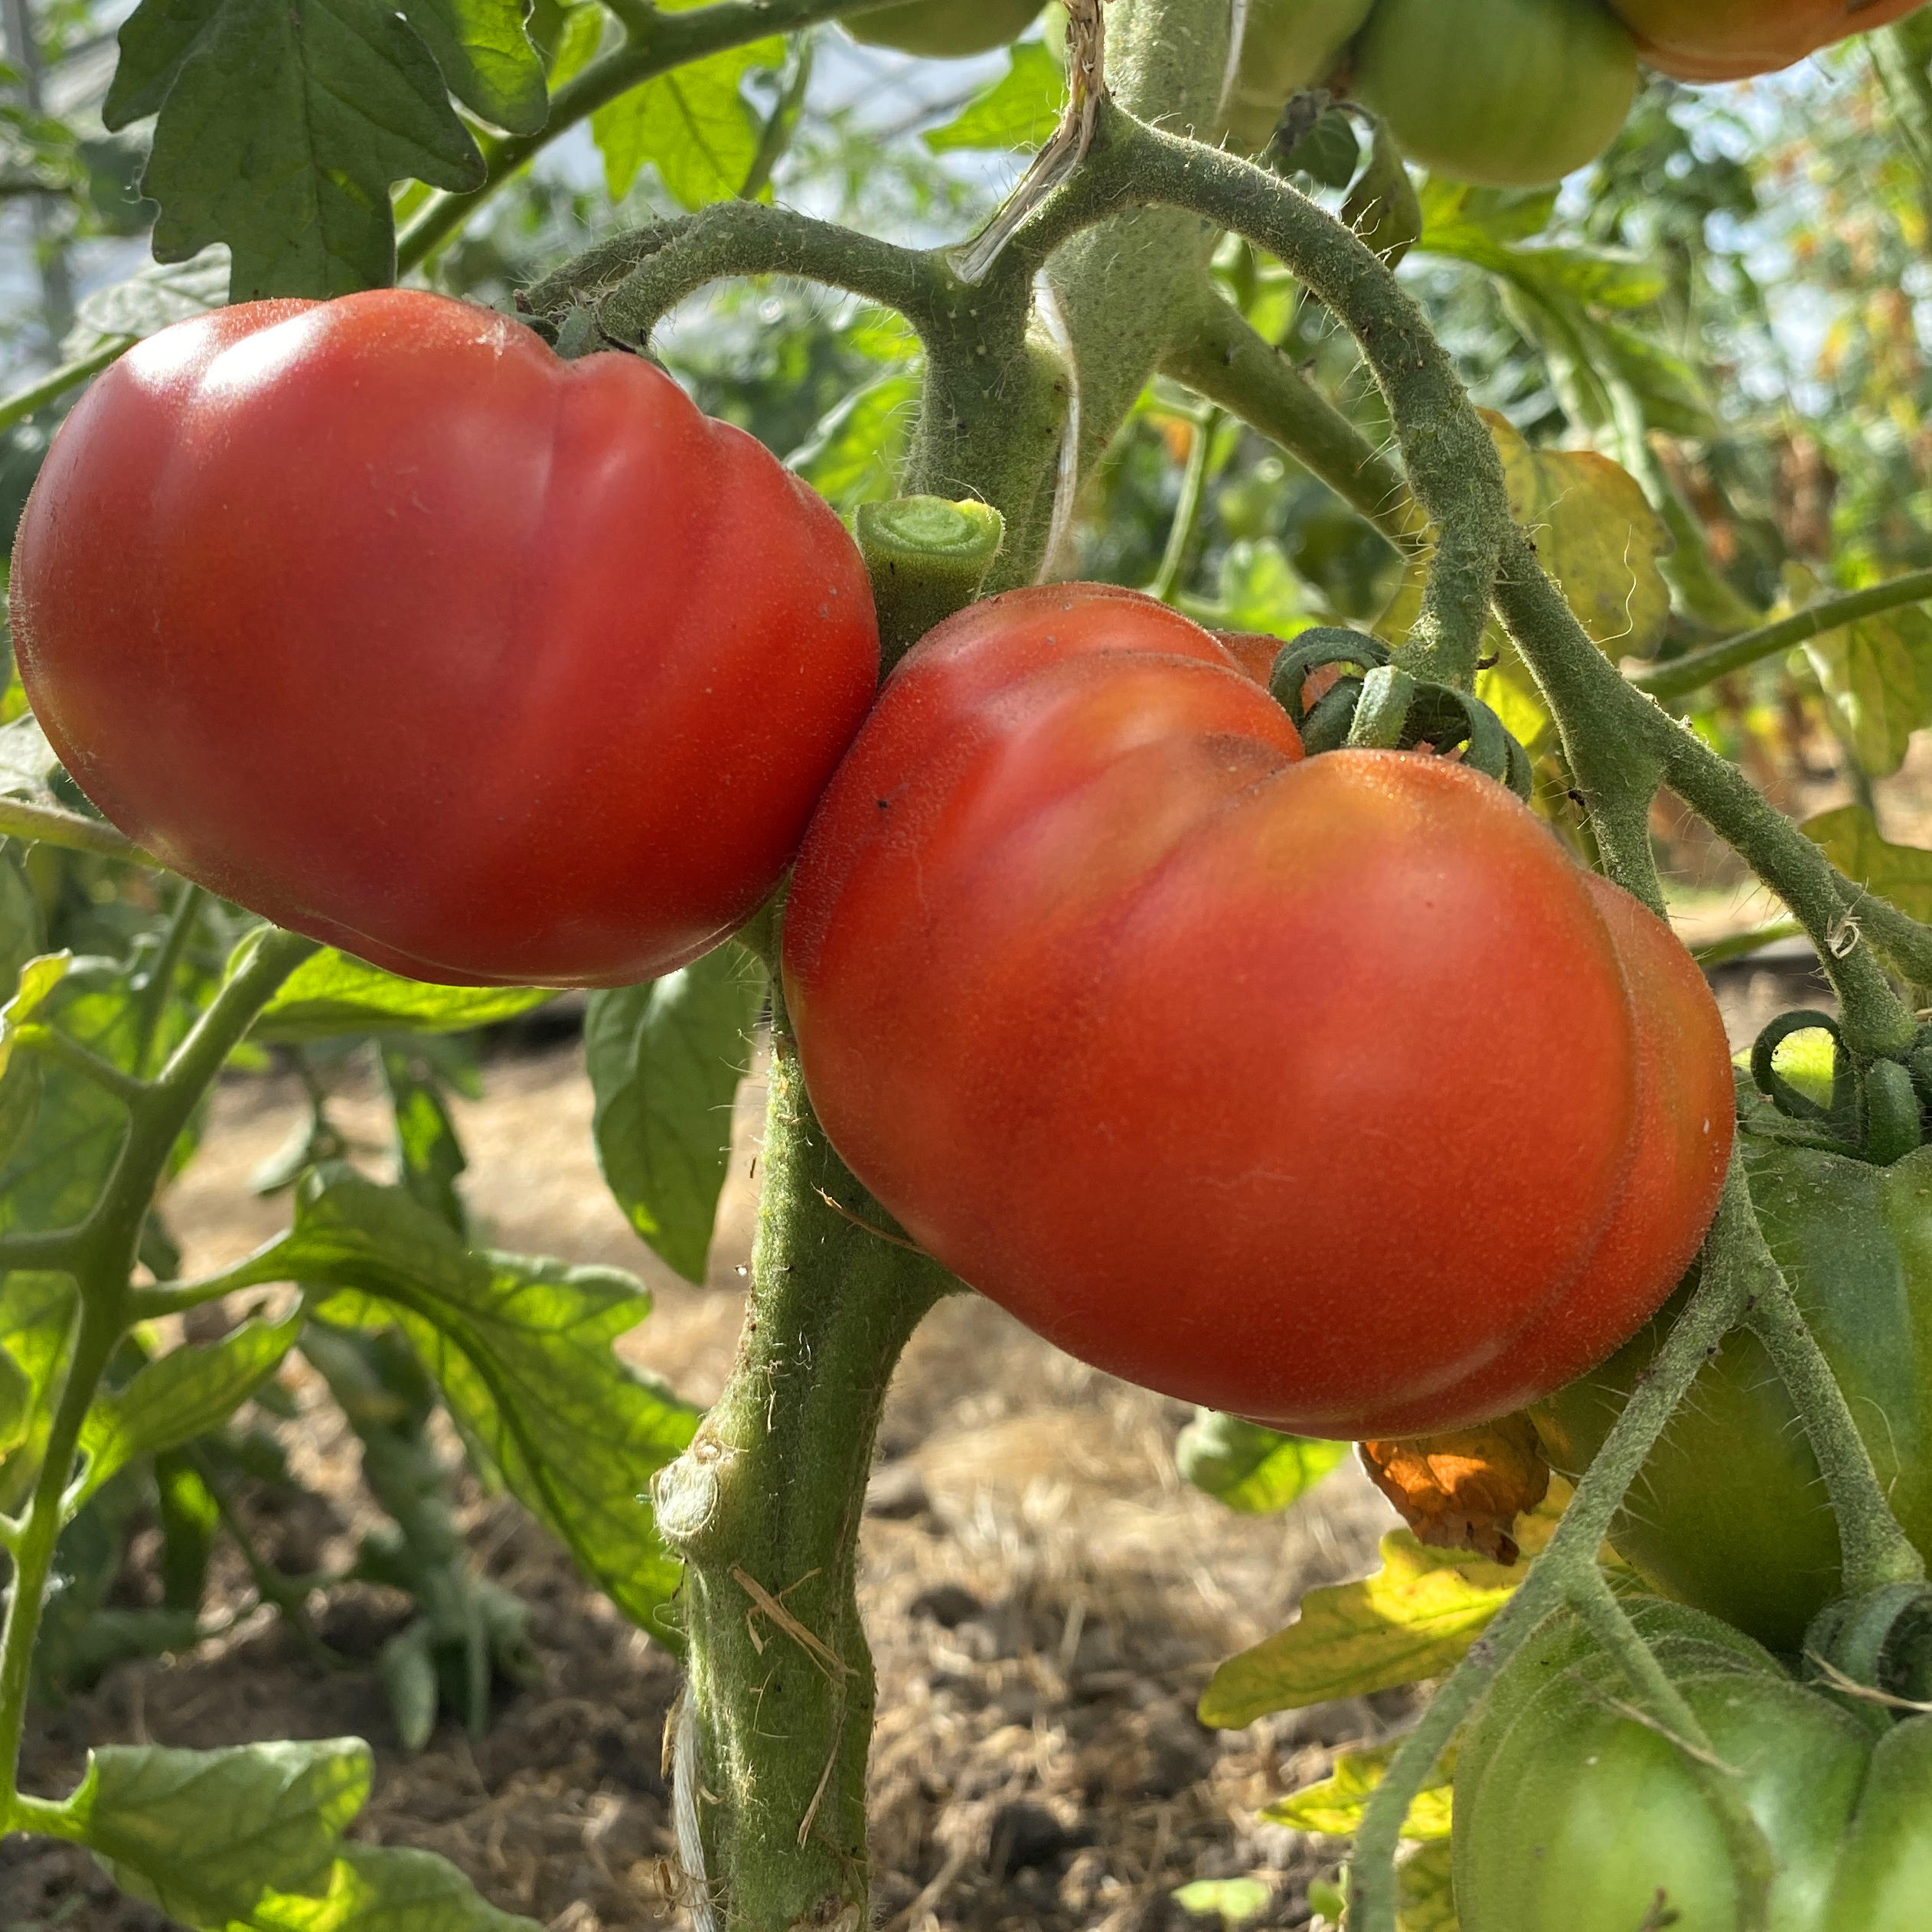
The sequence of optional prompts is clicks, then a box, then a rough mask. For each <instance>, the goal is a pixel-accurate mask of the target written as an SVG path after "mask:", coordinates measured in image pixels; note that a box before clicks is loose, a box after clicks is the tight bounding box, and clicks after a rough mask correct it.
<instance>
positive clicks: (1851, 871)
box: [1800, 805, 1932, 920]
mask: <svg viewBox="0 0 1932 1932" xmlns="http://www.w3.org/2000/svg"><path fill="white" fill-rule="evenodd" d="M1800 830H1801V831H1803V833H1804V835H1805V837H1806V838H1808V839H1810V840H1812V841H1813V844H1817V845H1819V846H1822V847H1823V848H1824V852H1825V856H1826V858H1828V859H1829V860H1831V862H1832V864H1833V865H1835V866H1837V868H1838V869H1839V871H1840V872H1842V873H1844V875H1845V876H1846V878H1847V879H1849V880H1851V881H1852V883H1853V884H1855V885H1859V886H1866V887H1868V889H1870V890H1871V891H1872V892H1875V893H1877V894H1878V896H1879V897H1880V898H1881V899H1888V900H1889V901H1890V902H1891V903H1892V904H1893V905H1894V906H1897V907H1898V909H1899V911H1900V912H1909V913H1910V914H1911V916H1912V917H1913V918H1914V919H1926V920H1932V852H1927V851H1925V850H1923V849H1921V847H1918V846H1916V845H1894V844H1892V843H1891V841H1890V840H1888V839H1887V838H1885V837H1884V836H1883V835H1882V834H1881V833H1880V831H1879V830H1878V824H1877V823H1876V821H1875V820H1874V819H1873V818H1872V814H1871V813H1869V812H1868V811H1866V810H1865V808H1864V807H1863V806H1862V805H1842V806H1841V807H1839V809H1838V810H1837V811H1827V812H1820V813H1819V815H1818V816H1817V817H1816V818H1808V819H1806V821H1805V822H1804V824H1803V826H1802V827H1800Z"/></svg>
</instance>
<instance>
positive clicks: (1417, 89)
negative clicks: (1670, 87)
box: [1355, 0, 1637, 188]
mask: <svg viewBox="0 0 1932 1932" xmlns="http://www.w3.org/2000/svg"><path fill="white" fill-rule="evenodd" d="M1355 85H1356V92H1357V93H1359V94H1360V96H1361V97H1362V99H1363V100H1364V101H1366V103H1368V105H1369V106H1371V107H1372V108H1373V109H1375V110H1376V113H1378V114H1379V115H1381V116H1382V118H1383V119H1385V120H1386V121H1387V122H1388V123H1389V131H1390V132H1392V134H1393V135H1395V139H1397V140H1398V142H1401V143H1402V148H1403V151H1404V152H1405V153H1407V154H1408V155H1410V156H1411V157H1412V158H1414V159H1415V160H1417V161H1419V162H1421V163H1422V164H1423V165H1425V167H1428V168H1438V169H1440V170H1441V171H1442V172H1443V173H1444V174H1446V175H1453V176H1454V177H1455V178H1457V180H1459V181H1478V182H1483V183H1486V184H1488V185H1490V186H1492V187H1497V188H1515V187H1535V186H1538V185H1539V184H1543V183H1545V182H1549V181H1557V180H1559V179H1561V178H1562V176H1564V175H1567V174H1568V173H1570V172H1571V171H1572V170H1573V169H1575V168H1581V167H1582V166H1584V165H1585V164H1586V163H1587V162H1592V161H1594V160H1595V159H1596V158H1597V156H1598V155H1600V154H1601V153H1602V152H1603V151H1604V149H1605V148H1607V147H1608V146H1609V145H1610V143H1611V140H1612V139H1613V138H1614V136H1615V135H1616V132H1617V129H1619V128H1620V127H1621V126H1623V124H1624V116H1625V115H1626V114H1627V113H1629V112H1630V102H1631V100H1632V99H1633V97H1634V96H1635V95H1636V93H1637V54H1636V50H1635V48H1634V47H1633V45H1632V44H1631V41H1630V34H1628V32H1627V31H1625V29H1624V28H1623V27H1622V26H1621V25H1620V24H1619V23H1618V21H1617V17H1616V16H1615V15H1614V14H1612V13H1611V11H1610V10H1609V8H1608V7H1607V6H1606V5H1604V4H1603V0H1379V4H1378V5H1377V6H1376V10H1375V11H1374V12H1373V13H1372V15H1370V16H1369V24H1368V26H1367V27H1366V29H1365V30H1364V31H1363V35H1362V38H1361V41H1360V42H1359V44H1358V45H1357V47H1356V57H1355Z"/></svg>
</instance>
